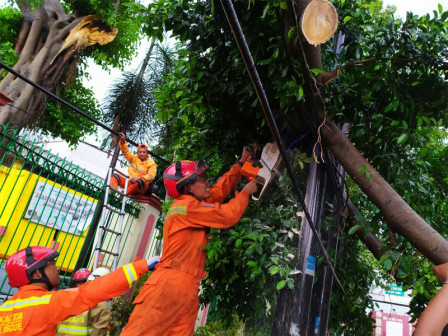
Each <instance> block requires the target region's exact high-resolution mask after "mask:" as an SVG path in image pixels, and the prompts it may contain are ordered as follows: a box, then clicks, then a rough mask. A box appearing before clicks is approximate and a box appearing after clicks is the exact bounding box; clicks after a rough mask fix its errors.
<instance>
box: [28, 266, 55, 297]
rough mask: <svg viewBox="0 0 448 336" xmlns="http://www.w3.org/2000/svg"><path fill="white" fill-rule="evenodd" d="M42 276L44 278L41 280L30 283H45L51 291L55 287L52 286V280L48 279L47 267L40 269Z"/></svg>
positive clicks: (32, 280) (33, 280)
mask: <svg viewBox="0 0 448 336" xmlns="http://www.w3.org/2000/svg"><path fill="white" fill-rule="evenodd" d="M39 271H40V274H41V275H42V278H40V279H31V280H30V283H44V284H46V285H47V288H48V290H49V291H51V290H52V289H53V288H54V286H53V285H52V284H51V282H50V279H48V277H47V274H46V273H45V266H43V267H41V268H39Z"/></svg>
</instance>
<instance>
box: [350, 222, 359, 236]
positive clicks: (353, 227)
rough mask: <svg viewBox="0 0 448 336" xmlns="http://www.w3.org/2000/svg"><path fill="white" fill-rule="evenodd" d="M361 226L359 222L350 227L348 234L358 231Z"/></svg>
mask: <svg viewBox="0 0 448 336" xmlns="http://www.w3.org/2000/svg"><path fill="white" fill-rule="evenodd" d="M360 227H361V225H359V224H357V225H354V226H352V227H351V228H350V230H348V234H349V235H352V234H354V233H355V232H356V231H358V229H359V228H360Z"/></svg>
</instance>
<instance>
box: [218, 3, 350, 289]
mask: <svg viewBox="0 0 448 336" xmlns="http://www.w3.org/2000/svg"><path fill="white" fill-rule="evenodd" d="M221 5H222V7H223V9H224V13H225V15H226V17H227V21H228V22H229V25H230V28H231V29H232V32H233V35H234V37H235V40H236V43H237V45H238V48H239V50H240V53H241V56H242V58H243V61H244V64H245V65H246V68H247V71H248V73H249V76H250V79H251V81H252V84H253V86H254V89H255V92H256V93H257V96H258V99H259V101H260V104H261V107H262V109H263V112H264V115H265V118H266V120H267V122H268V125H269V128H270V129H271V133H272V135H273V137H274V139H275V142H276V143H277V146H278V148H279V151H280V154H281V156H282V159H283V162H284V164H285V167H286V170H287V171H288V175H289V177H290V178H291V182H292V185H293V187H294V190H295V191H296V193H297V196H298V198H299V201H300V203H301V204H302V207H303V212H304V214H305V217H306V219H307V221H308V224H309V226H310V228H311V230H312V231H313V234H314V236H315V237H316V240H317V242H318V245H319V247H320V249H321V251H322V254H323V255H324V257H325V260H326V262H327V264H328V267H329V268H330V270H331V273H332V274H333V276H334V278H335V279H336V281H337V282H338V284H339V286H340V287H341V289H342V291H343V292H344V293H345V290H344V287H343V286H342V284H341V281H340V280H339V278H338V276H337V275H336V271H335V269H334V267H333V264H332V263H331V259H330V257H329V255H328V253H327V250H326V249H325V246H324V244H323V243H322V240H321V238H320V236H319V233H318V232H317V229H316V226H315V225H314V223H313V220H312V218H311V215H310V212H309V211H308V207H307V206H306V204H305V198H304V195H303V192H302V190H301V189H300V186H299V183H298V181H297V178H296V176H295V174H294V171H293V169H292V166H291V163H290V162H289V159H288V156H287V153H286V151H285V146H284V144H283V140H282V138H281V136H280V132H279V130H278V127H277V123H276V121H275V119H274V116H273V113H272V110H271V107H270V105H269V102H268V99H267V97H266V93H265V91H264V89H263V85H262V83H261V80H260V77H259V75H258V71H257V69H256V67H255V64H254V60H253V58H252V55H251V53H250V50H249V47H248V45H247V43H246V39H245V37H244V34H243V31H242V29H241V26H240V23H239V21H238V17H237V15H236V12H235V9H234V7H233V4H232V1H231V0H221Z"/></svg>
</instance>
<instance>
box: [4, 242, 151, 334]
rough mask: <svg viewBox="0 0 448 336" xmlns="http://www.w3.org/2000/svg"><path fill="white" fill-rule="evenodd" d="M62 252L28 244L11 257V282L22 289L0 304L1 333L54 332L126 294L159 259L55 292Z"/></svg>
mask: <svg viewBox="0 0 448 336" xmlns="http://www.w3.org/2000/svg"><path fill="white" fill-rule="evenodd" d="M58 255H59V252H57V251H54V250H52V249H49V248H47V247H43V246H28V247H27V248H24V249H22V250H20V251H18V252H16V253H14V254H13V255H12V256H11V257H9V258H8V260H7V261H6V266H5V269H6V273H7V274H8V280H9V285H10V286H11V287H19V291H18V292H17V293H16V294H14V295H13V296H12V297H11V298H10V299H8V300H7V301H5V302H4V303H3V305H1V306H0V321H2V322H1V324H0V335H5V336H20V335H23V336H25V335H26V336H54V335H55V334H56V327H57V324H58V323H60V322H62V321H64V320H66V319H67V318H69V317H71V316H75V315H78V314H80V313H81V312H83V311H85V310H88V309H92V308H93V307H95V306H96V305H97V304H98V303H100V302H102V301H106V300H109V299H111V298H113V297H115V296H117V295H120V294H122V293H123V292H124V291H126V290H127V289H129V288H130V287H131V286H132V285H133V283H134V282H135V281H137V280H138V279H139V278H140V276H142V275H143V274H144V273H146V272H147V271H148V270H151V269H152V268H154V265H155V263H157V262H158V259H159V258H158V257H154V258H151V259H148V260H146V259H142V260H138V261H136V262H134V263H132V264H127V265H124V266H122V267H120V268H119V269H117V270H116V271H114V272H112V273H110V274H108V275H105V276H103V277H101V278H98V279H95V280H94V281H89V282H87V283H85V284H83V285H82V286H80V287H78V288H72V289H64V290H58V291H55V292H53V291H51V290H52V289H53V288H56V287H57V286H59V284H60V279H59V274H58V267H57V266H56V263H55V259H56V258H57V256H58Z"/></svg>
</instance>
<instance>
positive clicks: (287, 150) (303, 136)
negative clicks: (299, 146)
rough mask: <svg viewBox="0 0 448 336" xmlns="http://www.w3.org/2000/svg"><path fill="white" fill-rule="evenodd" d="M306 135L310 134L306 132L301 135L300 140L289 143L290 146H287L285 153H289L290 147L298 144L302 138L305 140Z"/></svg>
mask: <svg viewBox="0 0 448 336" xmlns="http://www.w3.org/2000/svg"><path fill="white" fill-rule="evenodd" d="M308 134H310V132H306V133H305V134H304V135H302V136H301V137H300V138H298V139H296V140H294V141H293V142H291V144H290V145H289V147H288V148H287V149H286V153H288V152H289V150H290V149H291V147H292V146H294V145H295V144H296V143H298V142H299V141H300V140H302V139H303V138H305V137H306V136H307V135H308Z"/></svg>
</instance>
